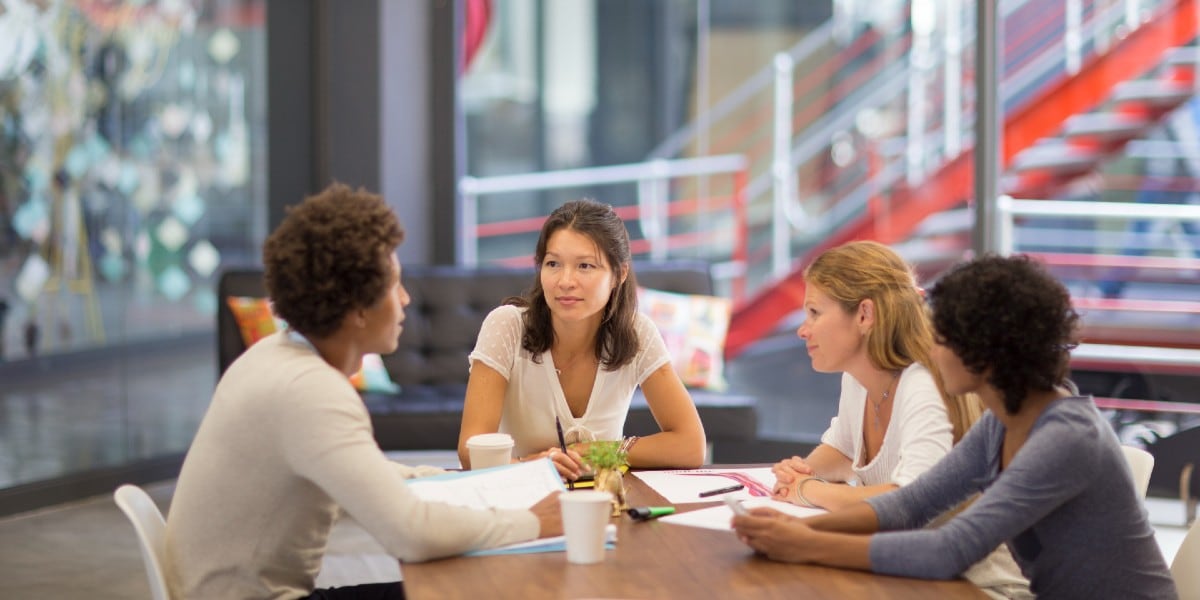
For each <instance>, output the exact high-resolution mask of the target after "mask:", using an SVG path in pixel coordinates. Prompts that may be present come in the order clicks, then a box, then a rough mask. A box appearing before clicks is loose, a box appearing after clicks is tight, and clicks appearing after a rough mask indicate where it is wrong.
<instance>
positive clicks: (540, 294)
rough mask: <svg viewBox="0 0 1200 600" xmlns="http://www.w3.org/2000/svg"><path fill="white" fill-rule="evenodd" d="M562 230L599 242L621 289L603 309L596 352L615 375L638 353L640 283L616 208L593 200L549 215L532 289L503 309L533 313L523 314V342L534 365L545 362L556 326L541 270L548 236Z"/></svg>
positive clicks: (577, 202) (536, 256)
mask: <svg viewBox="0 0 1200 600" xmlns="http://www.w3.org/2000/svg"><path fill="white" fill-rule="evenodd" d="M560 229H570V230H572V231H575V232H577V233H581V234H583V235H585V236H587V237H588V238H589V239H591V240H592V241H593V242H595V243H596V248H597V249H599V250H600V252H602V253H603V254H604V260H605V261H607V262H608V268H609V269H612V272H613V275H614V276H615V277H616V278H617V281H618V284H617V287H616V288H615V289H614V290H613V291H612V293H611V294H610V295H609V297H608V304H606V305H605V307H604V320H603V322H601V323H600V331H598V332H597V333H596V347H595V352H596V357H597V358H598V359H599V360H600V363H601V364H602V365H604V368H605V369H606V370H609V371H612V370H615V369H617V368H619V367H622V366H624V365H625V364H626V363H628V362H629V361H631V360H633V357H634V356H637V353H638V350H639V349H640V348H639V345H638V338H637V331H636V330H635V329H634V320H635V319H636V318H637V279H636V278H635V277H634V276H633V267H632V264H631V260H632V258H631V254H630V251H629V231H628V230H626V229H625V222H624V221H622V220H621V217H618V216H617V213H616V212H615V211H613V208H612V206H609V205H607V204H604V203H601V202H596V201H595V200H589V199H584V200H574V201H571V202H567V203H566V204H563V205H562V206H560V207H558V208H556V209H555V210H554V212H552V213H550V216H549V217H548V218H547V219H546V222H545V223H543V224H542V233H541V235H540V236H538V241H537V248H536V250H534V256H533V260H534V264H535V265H536V267H535V268H536V269H537V273H536V274H535V275H534V277H533V287H531V288H529V290H528V291H527V292H525V294H524V295H523V296H514V297H511V298H507V299H505V301H504V303H505V304H515V305H517V306H525V307H528V308H529V310H528V311H526V312H525V333H524V335H523V336H522V337H521V347H522V348H524V349H525V350H526V351H527V352H529V353H530V354H531V355H532V356H533V360H534V361H535V362H541V355H542V353H543V352H545V351H547V350H549V349H550V347H551V346H552V345H553V344H554V326H553V324H552V323H551V321H550V306H549V305H548V304H546V293H545V290H543V289H542V277H541V269H542V262H543V261H545V259H546V244H548V243H549V242H550V236H551V235H554V233H555V232H556V231H558V230H560ZM622 270H627V271H628V275H627V276H626V277H625V281H624V282H621V281H620V278H621V271H622Z"/></svg>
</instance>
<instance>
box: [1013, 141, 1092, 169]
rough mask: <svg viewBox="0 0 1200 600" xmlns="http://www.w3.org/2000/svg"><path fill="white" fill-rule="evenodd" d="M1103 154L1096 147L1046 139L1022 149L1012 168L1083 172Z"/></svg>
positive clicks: (1090, 167) (1014, 159) (1014, 158)
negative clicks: (1084, 146)
mask: <svg viewBox="0 0 1200 600" xmlns="http://www.w3.org/2000/svg"><path fill="white" fill-rule="evenodd" d="M1100 158H1101V155H1100V153H1099V152H1097V151H1096V150H1094V149H1090V148H1083V147H1079V146H1073V145H1071V144H1068V143H1065V142H1063V141H1061V140H1054V141H1046V142H1044V143H1039V144H1037V145H1035V146H1031V147H1029V148H1026V149H1025V150H1022V151H1021V152H1020V153H1018V154H1017V155H1016V156H1015V157H1013V161H1012V167H1011V170H1012V171H1013V172H1023V171H1047V172H1050V173H1052V174H1059V175H1061V174H1071V173H1082V172H1086V171H1089V170H1091V169H1092V168H1094V167H1095V166H1096V164H1097V162H1099V160H1100Z"/></svg>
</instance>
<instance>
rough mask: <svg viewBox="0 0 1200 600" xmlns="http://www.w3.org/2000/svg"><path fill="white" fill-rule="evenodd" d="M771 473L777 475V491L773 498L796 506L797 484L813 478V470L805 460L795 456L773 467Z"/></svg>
mask: <svg viewBox="0 0 1200 600" xmlns="http://www.w3.org/2000/svg"><path fill="white" fill-rule="evenodd" d="M771 473H773V474H774V475H775V489H774V490H773V491H772V494H771V496H772V497H773V498H775V499H776V500H783V501H785V502H791V503H793V504H795V503H796V500H797V499H796V496H795V491H796V482H797V481H800V480H801V479H803V478H805V477H811V476H812V474H813V470H812V467H810V466H809V465H808V463H807V462H805V461H804V459H803V458H800V457H799V456H793V457H791V458H785V459H783V460H781V461H779V462H777V463H775V465H774V466H772V467H771Z"/></svg>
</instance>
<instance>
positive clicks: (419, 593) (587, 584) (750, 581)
mask: <svg viewBox="0 0 1200 600" xmlns="http://www.w3.org/2000/svg"><path fill="white" fill-rule="evenodd" d="M625 485H626V488H627V490H628V494H629V503H630V505H631V506H663V505H667V504H668V503H667V502H666V501H665V500H664V499H663V497H662V496H660V495H659V494H658V493H657V492H655V491H654V490H653V489H652V488H650V487H649V486H647V485H646V484H644V483H642V481H641V480H640V479H638V478H637V477H633V476H631V475H627V476H626V477H625ZM715 504H716V503H714V502H706V503H699V504H686V505H676V509H677V510H679V511H680V512H683V511H686V510H695V509H697V508H704V507H708V506H713V505H715ZM614 522H616V523H617V530H618V531H617V547H616V550H609V551H607V552H606V556H605V560H604V562H603V563H601V564H596V565H572V564H570V563H568V562H567V557H566V553H564V552H547V553H541V554H521V555H502V556H485V557H457V558H448V559H444V560H438V561H433V562H427V563H414V564H405V565H403V569H402V570H403V575H404V589H405V592H406V594H407V596H408V598H410V599H411V600H422V599H424V598H471V599H478V598H787V599H788V600H794V599H796V598H839V599H841V598H913V599H915V600H930V599H931V598H939V599H940V598H985V596H984V595H983V593H982V592H981V591H979V589H978V588H976V587H975V586H973V585H971V584H970V583H968V582H966V581H925V580H920V579H907V578H902V577H887V576H883V575H874V574H871V573H864V572H860V571H851V570H844V569H833V568H827V567H815V566H807V565H791V564H783V563H777V562H772V561H769V560H767V559H765V558H762V557H759V556H755V555H754V553H753V551H752V550H750V549H749V548H748V547H747V546H745V545H743V544H742V543H741V542H739V541H738V540H737V538H736V537H734V535H733V533H732V532H724V531H715V530H710V529H701V528H697V527H687V526H683V525H671V524H668V523H663V522H660V521H648V522H642V523H639V522H634V521H632V520H630V519H629V517H626V516H622V517H620V518H617V519H614Z"/></svg>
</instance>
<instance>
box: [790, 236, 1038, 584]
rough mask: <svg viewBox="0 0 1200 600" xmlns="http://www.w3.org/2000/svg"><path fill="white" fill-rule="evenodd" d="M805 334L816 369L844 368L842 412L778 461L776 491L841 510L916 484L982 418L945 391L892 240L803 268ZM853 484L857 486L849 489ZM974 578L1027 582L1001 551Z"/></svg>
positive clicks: (916, 294) (970, 401)
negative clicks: (805, 446)
mask: <svg viewBox="0 0 1200 600" xmlns="http://www.w3.org/2000/svg"><path fill="white" fill-rule="evenodd" d="M804 279H805V283H806V285H805V293H804V311H805V319H804V323H803V324H802V325H801V326H800V329H799V331H797V334H798V335H799V336H800V338H801V339H803V340H804V341H805V343H806V345H807V349H808V355H809V358H810V359H811V360H812V366H813V369H814V370H816V371H818V372H822V373H837V372H840V373H842V386H841V397H840V399H839V403H838V413H837V416H836V417H834V418H833V421H832V422H831V423H830V426H829V429H827V430H826V431H825V433H824V434H823V435H822V436H821V444H820V445H818V446H817V447H816V448H815V449H814V450H813V451H812V452H811V453H810V454H809V455H808V456H807V457H805V458H801V457H799V456H793V457H791V458H787V459H784V460H782V461H780V462H779V463H777V464H776V465H775V466H774V468H773V471H774V473H775V477H776V485H775V497H776V498H777V499H780V500H785V501H788V502H792V503H794V504H799V505H802V506H810V507H820V508H825V509H828V510H837V509H840V508H844V507H847V506H850V505H852V504H855V503H857V502H860V501H862V500H865V499H867V498H870V497H873V496H877V495H879V494H883V493H886V492H890V491H892V490H895V489H898V488H900V487H901V486H904V485H907V484H909V483H911V482H912V481H913V480H915V479H916V478H917V477H918V476H920V475H921V474H922V473H924V472H925V471H928V470H929V469H930V468H931V467H932V466H933V465H934V464H936V463H937V462H938V461H940V460H941V459H942V458H943V457H944V456H946V454H948V453H949V452H950V448H951V447H952V446H953V445H954V444H956V443H957V442H958V440H960V439H962V436H963V435H964V434H965V433H966V431H967V430H968V429H970V427H971V425H972V424H974V423H975V421H976V420H977V419H978V418H979V416H980V413H981V412H982V405H981V403H980V402H979V399H978V397H976V396H974V395H952V394H948V393H946V391H945V386H944V384H943V381H942V377H941V374H940V373H939V372H938V369H937V366H936V365H935V364H934V362H933V360H932V359H931V356H930V352H931V351H932V348H933V345H934V344H933V332H932V331H933V330H932V327H931V325H930V322H929V317H928V315H927V313H926V310H925V304H924V299H923V298H922V294H923V292H922V290H921V289H920V288H919V287H918V286H917V282H916V279H915V277H914V276H913V273H912V269H911V268H910V267H909V265H908V264H907V263H905V262H904V260H903V259H902V258H900V256H899V255H897V254H896V253H895V251H893V250H892V249H890V248H888V247H887V246H885V245H883V244H880V243H877V242H871V241H859V242H851V243H848V244H845V245H842V246H838V247H836V248H833V249H830V250H828V251H826V252H824V253H823V254H821V255H820V256H818V257H817V259H816V260H815V261H813V263H812V264H811V265H809V266H808V268H807V269H806V270H805V272H804ZM851 482H853V483H854V484H855V485H847V484H848V483H851ZM998 554H1001V556H997V557H996V558H995V559H992V561H985V562H983V563H980V566H979V567H978V569H977V570H976V571H974V572H972V573H969V574H968V578H969V579H971V580H972V581H973V582H974V583H976V584H977V585H979V586H980V587H982V588H985V589H986V590H987V591H989V592H992V593H994V594H995V595H996V596H999V597H1024V596H1026V595H1027V594H1028V587H1027V585H1026V583H1025V581H1024V579H1023V578H1021V577H1020V575H1019V572H1018V569H1017V566H1016V564H1015V563H1013V562H1012V559H1011V557H1009V556H1008V553H1007V551H1003V550H1000V551H999V552H998Z"/></svg>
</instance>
